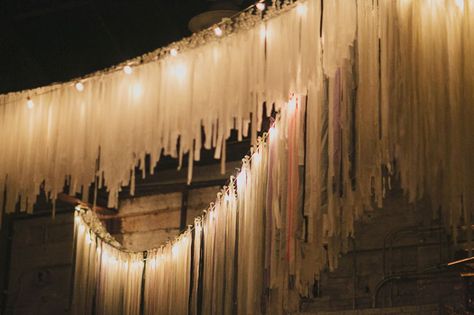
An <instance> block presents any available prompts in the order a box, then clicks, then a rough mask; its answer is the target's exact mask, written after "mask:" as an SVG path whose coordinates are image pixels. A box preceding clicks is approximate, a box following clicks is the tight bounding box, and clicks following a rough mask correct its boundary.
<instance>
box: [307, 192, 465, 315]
mask: <svg viewBox="0 0 474 315" xmlns="http://www.w3.org/2000/svg"><path fill="white" fill-rule="evenodd" d="M458 247H459V248H460V247H462V241H461V242H460V243H459V245H458ZM458 247H455V246H453V245H452V242H451V241H450V239H449V236H448V235H447V233H446V232H445V231H444V229H443V228H440V222H439V220H437V219H434V217H433V213H432V212H431V208H430V206H429V205H428V204H427V203H426V202H423V201H421V202H419V203H417V204H415V205H409V204H408V203H407V202H406V201H405V198H404V196H403V195H402V193H401V192H400V191H394V192H391V193H390V195H389V196H388V198H387V200H386V201H385V204H384V208H383V209H377V210H374V211H372V212H369V213H366V214H365V215H364V217H363V218H362V220H361V222H359V223H358V224H357V226H356V237H355V240H354V241H353V242H352V244H351V246H350V248H349V252H348V253H347V254H345V255H343V256H342V257H341V259H340V262H339V268H338V269H337V270H335V271H334V272H323V274H321V277H320V279H319V281H318V282H317V283H316V284H315V290H314V291H315V292H314V293H315V294H314V296H313V297H312V298H310V299H307V300H304V301H302V307H301V309H302V311H306V312H314V313H315V314H316V312H318V313H317V314H326V313H324V312H323V311H336V310H337V311H338V312H337V313H338V314H346V313H340V312H341V311H343V310H352V309H368V308H372V307H373V306H374V305H375V306H376V307H392V306H401V305H425V304H440V305H443V304H448V305H454V306H455V308H457V309H462V308H463V304H464V285H463V283H462V280H461V278H460V277H459V271H458V272H456V271H453V270H452V269H451V270H449V269H446V268H442V267H441V265H442V264H443V263H446V262H449V261H451V260H453V259H454V254H455V252H456V251H457V250H458V249H459V248H458ZM398 310H401V309H398ZM320 312H323V313H320ZM395 313H396V314H398V313H397V312H395ZM415 313H416V312H415ZM415 313H413V314H415ZM327 314H329V313H327ZM331 314H332V313H331ZM334 314H335V313H334ZM347 314H373V313H370V312H369V313H351V312H349V313H347ZM375 314H386V313H377V312H376V313H375ZM387 314H394V313H387ZM400 314H404V313H403V312H402V313H400ZM416 314H418V313H416ZM420 314H425V313H420ZM427 314H428V313H427Z"/></svg>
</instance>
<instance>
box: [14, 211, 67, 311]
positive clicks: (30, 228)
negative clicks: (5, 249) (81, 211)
mask: <svg viewBox="0 0 474 315" xmlns="http://www.w3.org/2000/svg"><path fill="white" fill-rule="evenodd" d="M73 232H74V231H73V214H72V211H71V212H70V213H69V214H63V215H58V216H57V217H56V219H55V220H52V219H51V217H50V216H48V217H40V218H37V217H30V218H26V219H22V220H15V221H14V223H13V235H12V236H13V238H12V246H11V252H10V268H9V272H8V275H9V282H8V292H7V305H6V309H5V315H6V314H15V315H21V314H25V315H26V314H28V315H31V314H35V315H42V314H45V315H46V314H48V315H49V314H68V313H69V301H70V289H71V270H72V257H73V256H72V252H73V250H72V248H73Z"/></svg>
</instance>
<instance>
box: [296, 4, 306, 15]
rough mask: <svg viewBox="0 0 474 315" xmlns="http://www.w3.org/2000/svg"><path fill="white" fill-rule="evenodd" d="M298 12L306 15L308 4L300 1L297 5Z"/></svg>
mask: <svg viewBox="0 0 474 315" xmlns="http://www.w3.org/2000/svg"><path fill="white" fill-rule="evenodd" d="M296 13H298V14H299V15H304V14H305V13H306V5H305V4H303V3H298V5H297V6H296Z"/></svg>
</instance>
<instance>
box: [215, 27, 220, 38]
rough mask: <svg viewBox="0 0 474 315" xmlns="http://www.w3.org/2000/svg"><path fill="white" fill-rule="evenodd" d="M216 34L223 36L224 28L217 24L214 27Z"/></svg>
mask: <svg viewBox="0 0 474 315" xmlns="http://www.w3.org/2000/svg"><path fill="white" fill-rule="evenodd" d="M214 34H216V36H222V29H221V28H220V27H219V26H217V27H216V28H214Z"/></svg>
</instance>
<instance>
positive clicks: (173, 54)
mask: <svg viewBox="0 0 474 315" xmlns="http://www.w3.org/2000/svg"><path fill="white" fill-rule="evenodd" d="M170 55H171V56H173V57H175V56H177V55H178V50H177V49H176V48H172V49H171V50H170Z"/></svg>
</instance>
